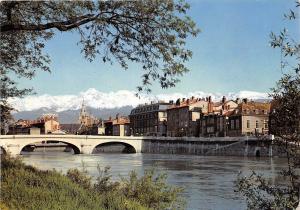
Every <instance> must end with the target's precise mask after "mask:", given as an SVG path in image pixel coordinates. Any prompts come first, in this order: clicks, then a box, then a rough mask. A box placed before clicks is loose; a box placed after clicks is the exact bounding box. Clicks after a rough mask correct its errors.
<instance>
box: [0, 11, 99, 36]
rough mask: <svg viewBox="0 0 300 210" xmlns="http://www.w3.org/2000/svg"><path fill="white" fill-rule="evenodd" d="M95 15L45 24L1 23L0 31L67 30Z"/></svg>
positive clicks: (92, 19) (89, 20) (94, 17)
mask: <svg viewBox="0 0 300 210" xmlns="http://www.w3.org/2000/svg"><path fill="white" fill-rule="evenodd" d="M97 17H98V15H94V14H87V15H83V16H80V17H76V18H72V19H70V20H67V21H57V22H51V23H45V24H3V25H1V29H0V32H1V33H5V32H10V31H44V30H47V29H52V28H56V29H58V30H60V31H68V30H71V29H73V28H77V27H79V26H81V25H84V24H86V23H88V22H91V21H94V20H95V19H96V18H97Z"/></svg>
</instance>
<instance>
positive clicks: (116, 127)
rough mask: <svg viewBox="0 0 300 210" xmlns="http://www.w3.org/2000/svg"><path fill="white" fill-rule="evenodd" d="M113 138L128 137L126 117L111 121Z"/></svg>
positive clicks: (128, 125)
mask: <svg viewBox="0 0 300 210" xmlns="http://www.w3.org/2000/svg"><path fill="white" fill-rule="evenodd" d="M112 126H113V136H130V135H131V132H130V121H129V118H128V117H124V116H119V114H117V116H116V119H114V120H113V121H112Z"/></svg>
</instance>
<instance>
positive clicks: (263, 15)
mask: <svg viewBox="0 0 300 210" xmlns="http://www.w3.org/2000/svg"><path fill="white" fill-rule="evenodd" d="M188 2H189V3H190V5H191V9H190V11H189V13H188V14H189V15H190V16H191V17H192V19H193V20H194V21H195V22H196V23H197V25H198V27H199V28H200V29H201V31H202V32H201V33H200V34H199V35H198V36H197V37H196V38H189V39H188V43H187V46H188V47H189V48H190V49H191V50H192V51H193V58H192V59H191V60H190V61H189V62H188V63H187V66H188V67H189V69H190V72H189V73H187V74H185V75H184V76H183V77H182V78H181V82H180V83H179V84H178V85H177V87H175V88H171V89H168V90H162V89H160V87H159V85H157V84H155V85H153V87H152V90H153V94H160V93H174V92H181V93H188V92H192V91H204V92H221V93H227V92H237V91H241V90H251V91H258V92H268V91H269V89H270V88H271V87H273V86H274V84H275V81H276V80H278V79H279V78H280V76H281V72H280V69H279V66H280V65H279V64H280V54H279V51H278V50H274V49H272V48H271V47H270V46H269V41H270V39H269V34H270V32H271V31H274V32H276V33H277V32H279V31H280V30H281V29H282V28H283V27H286V28H288V29H289V31H290V33H291V34H293V36H294V37H298V38H299V37H300V27H299V24H298V25H297V24H295V22H293V23H290V22H289V21H286V20H284V18H283V14H284V13H286V12H288V11H289V9H290V8H294V1H293V0H218V1H217V0H192V1H188ZM77 41H78V36H77V34H75V33H57V34H56V36H55V37H54V38H53V39H52V40H51V41H49V42H47V44H46V51H47V52H48V53H49V55H50V57H51V60H52V63H51V70H52V73H51V74H49V73H46V72H38V73H37V76H36V77H35V78H34V79H33V80H30V81H27V80H24V79H22V80H21V81H20V85H21V86H25V87H34V89H35V91H36V92H37V94H38V95H41V94H50V95H63V94H76V93H78V92H80V91H85V90H87V89H88V88H95V89H97V90H99V91H102V92H111V91H117V90H136V89H135V88H136V86H138V85H139V84H140V82H141V77H140V76H141V74H142V71H141V70H140V69H139V68H138V66H137V65H134V64H130V65H129V69H128V70H127V71H124V70H123V69H121V68H120V66H119V65H117V64H114V65H110V64H104V63H102V62H101V60H96V61H94V62H92V63H90V62H88V61H86V60H85V59H84V58H83V55H82V54H80V48H79V47H78V46H77V45H76V43H77Z"/></svg>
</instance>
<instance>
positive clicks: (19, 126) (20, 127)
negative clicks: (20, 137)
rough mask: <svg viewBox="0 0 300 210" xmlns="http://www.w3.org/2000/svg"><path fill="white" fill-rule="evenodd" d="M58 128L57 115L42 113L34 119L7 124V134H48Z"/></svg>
mask: <svg viewBox="0 0 300 210" xmlns="http://www.w3.org/2000/svg"><path fill="white" fill-rule="evenodd" d="M38 130H39V131H38ZM59 130H60V125H59V122H58V116H57V115H56V114H43V115H42V116H41V117H39V118H37V119H36V120H22V119H20V120H18V121H17V122H15V123H14V124H12V125H10V126H9V132H8V134H48V133H53V132H57V131H59Z"/></svg>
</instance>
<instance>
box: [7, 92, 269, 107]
mask: <svg viewBox="0 0 300 210" xmlns="http://www.w3.org/2000/svg"><path fill="white" fill-rule="evenodd" d="M192 96H194V97H199V98H205V97H207V96H212V100H216V101H217V100H220V99H221V98H222V96H226V98H228V99H236V98H249V99H253V100H257V99H268V94H267V93H261V92H254V91H240V92H237V93H227V94H224V93H206V92H202V91H196V92H190V93H187V94H183V93H171V94H158V95H150V94H149V95H147V94H141V95H140V96H139V97H137V96H136V92H134V91H128V90H119V91H116V92H108V93H104V92H101V91H98V90H96V89H94V88H90V89H88V90H87V91H84V92H80V93H79V94H77V95H56V96H51V95H47V94H45V95H39V96H36V95H33V96H27V97H25V98H11V99H10V103H11V104H12V105H13V106H14V108H15V109H17V110H18V111H19V112H21V111H33V110H38V109H42V108H44V109H49V110H53V111H55V112H62V111H66V110H78V109H80V107H81V105H82V101H83V100H84V103H85V105H86V106H89V107H91V108H94V109H115V108H121V107H124V106H132V107H135V106H137V105H138V104H143V103H149V102H151V101H158V100H163V101H169V100H176V99H177V98H188V97H192Z"/></svg>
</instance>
